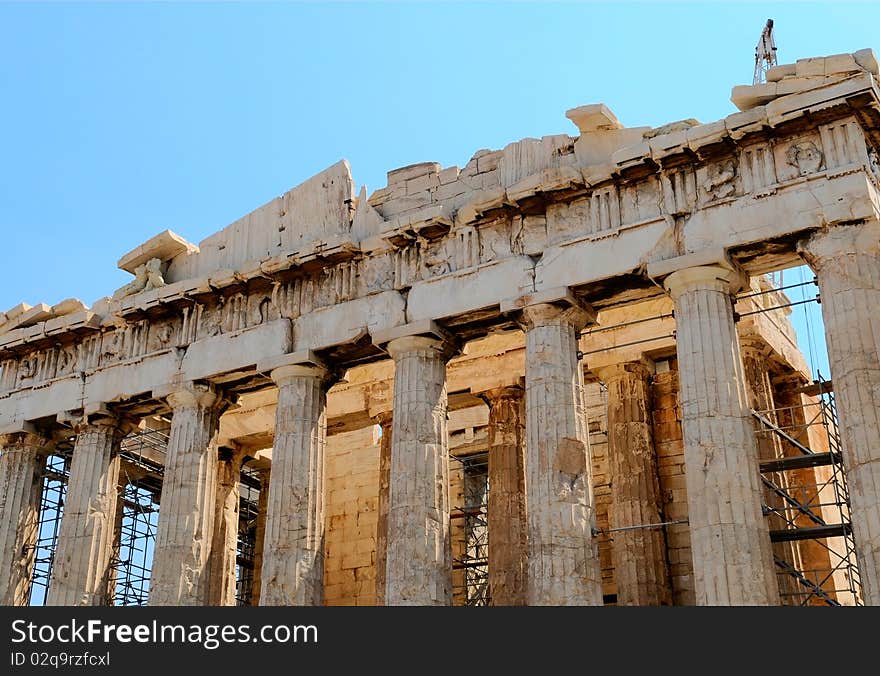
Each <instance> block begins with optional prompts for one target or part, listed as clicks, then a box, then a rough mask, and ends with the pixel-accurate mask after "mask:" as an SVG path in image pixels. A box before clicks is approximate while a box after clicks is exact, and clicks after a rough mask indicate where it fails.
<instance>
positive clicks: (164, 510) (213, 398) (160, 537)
mask: <svg viewBox="0 0 880 676" xmlns="http://www.w3.org/2000/svg"><path fill="white" fill-rule="evenodd" d="M168 403H169V405H170V406H171V410H172V413H173V415H172V418H171V436H170V438H169V440H168V451H167V454H166V461H165V477H164V482H163V485H162V502H161V504H160V506H159V524H158V528H157V533H156V545H155V554H154V556H153V572H152V576H151V579H150V605H154V606H203V605H208V604H209V603H210V588H211V585H210V575H209V574H208V572H209V561H210V558H211V548H212V545H213V541H214V520H215V514H216V498H217V431H218V429H219V423H220V413H221V411H222V406H223V404H224V402H223V400H222V399H221V397H220V396H219V394H218V393H217V392H216V391H215V390H214V389H213V388H211V387H208V386H200V385H190V386H188V387H184V388H181V389H180V390H178V391H177V392H174V393H172V394H170V395H169V396H168Z"/></svg>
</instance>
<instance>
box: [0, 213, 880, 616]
mask: <svg viewBox="0 0 880 676" xmlns="http://www.w3.org/2000/svg"><path fill="white" fill-rule="evenodd" d="M801 251H802V253H803V255H804V256H805V258H806V259H807V260H808V262H809V263H810V264H811V265H812V266H813V268H814V269H815V270H816V272H817V276H818V278H819V285H820V290H821V292H822V294H823V304H822V307H823V312H824V315H825V325H826V331H827V337H828V345H829V355H830V358H831V368H832V374H833V376H834V385H835V391H836V392H837V395H838V397H839V401H840V405H841V406H840V408H841V423H842V428H843V437H844V459H845V463H846V467H847V470H848V477H849V485H850V493H851V500H852V520H853V528H854V533H855V538H856V543H857V547H858V549H859V556H860V568H861V575H862V582H863V585H864V598H865V600H866V602H868V603H871V604H876V603H880V580H878V570H880V565H878V562H880V508H878V504H880V413H878V411H880V394H878V393H880V338H878V337H880V318H878V314H877V312H876V309H877V308H878V307H880V236H878V226H877V225H876V224H869V225H852V226H838V227H835V228H833V229H830V230H828V231H827V232H823V233H819V234H817V235H815V236H814V237H812V238H811V239H809V240H807V241H805V242H803V243H802V244H801ZM739 284H740V276H739V275H738V274H737V273H736V272H735V270H734V269H733V268H732V267H731V266H729V265H718V266H716V265H709V266H698V267H692V268H686V269H682V270H679V271H676V272H673V273H672V274H670V275H669V276H668V277H667V278H666V279H665V282H664V286H665V288H666V290H667V291H668V293H669V294H670V295H671V297H672V299H673V302H674V306H675V317H676V325H677V352H678V363H679V377H680V400H681V415H682V432H683V438H684V456H685V470H686V484H687V493H688V507H689V515H690V516H689V518H690V532H691V546H692V552H693V570H694V581H695V591H696V600H697V603H698V604H709V605H711V604H719V605H737V604H749V605H767V604H776V603H778V601H779V598H778V592H777V589H776V582H775V576H774V574H773V566H772V563H771V561H772V552H771V547H770V541H769V537H768V529H767V525H766V523H765V521H764V517H763V515H762V512H761V486H760V479H759V471H758V448H757V445H756V440H755V435H754V429H753V426H752V423H751V419H750V403H749V398H748V394H747V392H746V388H745V378H744V373H743V359H742V356H741V354H740V346H739V340H738V338H737V334H736V330H735V324H734V313H733V294H734V293H735V292H736V291H737V290H738V288H739ZM516 313H517V316H518V318H519V321H520V323H521V326H522V327H523V329H524V331H525V337H526V373H525V392H524V395H525V396H524V402H525V403H524V405H523V397H522V394H523V393H522V391H521V390H518V389H517V388H515V387H513V388H503V389H502V390H499V391H496V392H490V393H487V394H486V397H487V401H489V403H490V416H491V418H492V424H491V425H490V439H489V444H490V449H491V450H490V468H489V472H490V481H492V486H493V490H492V491H491V492H490V495H491V496H492V497H491V498H490V499H491V500H492V503H491V506H490V519H491V518H492V513H493V512H494V513H495V515H496V517H499V515H504V519H503V521H501V520H500V518H496V519H493V521H495V522H494V523H493V522H490V534H491V535H490V537H493V540H494V542H495V546H494V547H490V550H494V554H491V555H492V556H494V557H496V558H495V565H492V566H491V567H492V568H494V569H495V570H496V572H495V577H494V584H495V589H493V594H494V595H495V596H496V602H509V603H526V604H528V605H545V604H546V605H569V604H577V605H599V604H601V603H602V593H601V576H600V572H599V562H598V555H597V547H596V539H595V536H594V534H593V532H592V531H593V529H594V528H595V514H594V509H593V504H594V503H593V496H592V486H591V481H590V474H591V458H590V450H589V442H588V437H587V429H586V422H585V416H584V414H583V413H584V410H583V409H584V401H583V382H582V378H583V372H582V369H581V368H580V365H579V362H578V353H577V336H578V334H579V332H580V331H581V329H582V328H583V327H584V326H585V325H586V324H587V323H588V322H589V321H590V320H591V319H592V314H591V312H590V311H589V309H588V308H585V307H582V306H581V305H580V304H579V303H577V302H576V301H574V300H573V299H572V298H571V296H570V295H568V296H565V297H562V299H561V300H560V299H555V300H552V301H546V302H534V303H528V302H525V303H522V304H521V305H519V306H517V308H516ZM386 349H387V351H388V353H389V354H390V355H391V357H392V358H393V360H394V363H395V387H394V403H393V411H392V415H391V422H390V425H389V424H387V420H386V425H385V426H384V427H383V430H386V431H387V432H388V435H387V436H388V437H389V439H388V440H387V441H384V435H383V449H384V450H383V477H384V479H383V481H387V484H388V490H387V499H385V500H383V504H382V505H380V511H381V512H382V514H380V538H381V539H384V544H385V546H384V547H380V549H382V551H383V554H384V565H383V566H382V568H383V570H382V571H381V572H380V575H379V577H380V580H379V582H380V587H381V589H382V591H383V598H384V602H385V603H386V604H388V605H447V604H449V603H450V602H451V567H450V565H449V563H450V528H449V494H448V472H449V469H448V448H447V434H446V418H447V416H446V414H447V392H446V363H447V361H448V360H449V359H450V358H451V356H452V355H453V354H454V353H455V345H454V343H453V341H451V340H449V339H448V337H446V336H444V335H443V334H442V332H439V331H425V330H423V329H420V330H418V331H414V332H413V333H412V334H411V335H398V336H397V337H394V338H393V339H390V340H389V341H388V342H387V344H386ZM642 368H643V367H641V366H639V365H638V364H635V365H629V366H623V367H619V368H617V369H616V370H613V371H608V372H606V373H604V374H601V377H602V378H603V379H604V380H605V381H606V383H607V385H608V388H609V393H610V394H611V397H610V398H611V402H612V405H611V406H610V407H609V439H610V442H611V446H612V449H611V460H612V472H613V475H614V477H615V481H616V482H617V483H616V490H615V491H614V493H613V501H614V502H613V505H612V513H613V514H614V515H617V516H616V523H615V525H616V526H626V525H627V522H638V523H650V522H653V521H655V520H656V521H659V520H660V518H661V511H660V507H659V487H658V485H657V478H656V477H657V473H656V458H655V457H654V455H653V450H652V448H653V444H652V442H651V427H650V421H649V420H648V419H647V417H646V411H647V410H648V407H647V406H645V405H643V400H644V399H645V398H646V397H647V391H646V387H647V386H646V382H647V379H646V378H645V374H644V372H643V371H642V370H641V369H642ZM271 374H272V378H273V379H274V381H275V382H276V384H277V385H278V388H279V398H278V408H277V420H276V434H275V444H274V448H273V459H272V464H273V469H272V472H271V479H270V485H269V491H268V496H267V505H266V509H267V516H266V523H265V537H264V543H263V550H262V555H261V558H262V562H261V575H260V578H261V582H260V584H261V593H260V602H261V604H264V605H313V604H321V603H322V602H323V552H324V505H323V496H324V491H323V481H324V450H325V444H326V393H327V390H328V388H329V387H330V385H331V384H332V383H333V382H334V379H333V375H332V373H331V371H330V370H328V369H327V368H326V367H325V366H324V365H323V364H321V363H320V361H319V360H317V359H316V358H314V356H313V355H312V356H310V357H309V358H308V359H305V360H303V359H302V358H299V357H296V358H295V356H291V357H290V358H288V359H287V360H286V362H283V363H280V364H278V365H277V366H276V367H275V368H273V369H272V370H271ZM168 403H169V405H170V406H171V408H172V412H173V418H172V428H171V437H170V441H169V445H168V451H167V460H166V475H165V476H166V479H165V485H164V488H163V497H162V501H161V507H160V516H159V529H158V535H157V541H156V547H155V551H156V553H155V559H154V567H153V576H152V585H151V596H150V602H151V603H152V604H155V605H206V604H209V603H212V602H222V600H224V599H226V600H228V599H230V594H231V593H232V592H230V589H232V588H233V587H234V556H233V557H232V559H231V560H230V557H229V556H228V555H227V554H223V553H222V550H224V549H226V550H227V552H228V550H229V549H230V542H231V538H232V534H231V533H232V532H233V531H231V530H230V528H229V527H226V526H225V525H224V520H228V523H231V519H232V518H233V516H234V514H235V510H236V509H237V499H236V500H232V499H231V498H230V497H229V495H230V493H231V490H232V489H231V486H232V485H233V484H234V483H235V480H234V479H233V478H232V477H234V476H236V475H235V471H236V469H235V466H234V464H232V465H229V464H227V465H223V463H224V462H226V463H231V462H232V459H230V458H226V459H222V458H221V456H220V455H219V454H218V449H217V443H216V436H217V430H218V425H219V416H220V414H221V413H222V411H223V409H224V407H225V406H226V403H227V402H226V400H225V399H224V398H223V397H222V396H221V394H220V393H219V392H218V391H217V390H215V389H214V388H212V387H211V386H208V385H196V384H188V385H187V386H185V387H181V388H178V389H177V390H176V391H175V392H173V393H171V394H170V395H169V396H168ZM124 431H125V425H124V424H123V423H121V422H120V421H119V420H118V419H117V418H115V417H113V416H112V415H109V414H107V413H106V412H100V411H99V412H97V413H92V414H90V415H89V416H88V417H87V418H86V419H84V420H83V422H82V426H81V427H80V428H78V429H77V432H78V435H77V441H76V447H75V451H74V459H73V464H72V467H71V476H70V484H69V486H70V488H69V492H68V500H67V505H66V506H65V513H64V517H63V521H62V527H61V533H60V535H59V545H58V551H57V553H56V563H55V570H54V572H53V583H52V586H51V588H50V592H49V599H48V601H49V603H53V604H88V605H92V604H97V603H101V602H103V601H105V600H106V599H107V595H108V593H109V568H110V562H109V552H110V546H109V544H108V543H109V542H110V540H111V534H112V532H113V524H114V521H115V518H116V516H115V515H116V504H115V500H116V498H115V495H116V491H115V487H116V484H117V482H118V472H119V461H118V454H117V452H118V444H119V440H120V439H121V436H122V435H123V434H124ZM43 443H44V440H40V439H39V438H36V437H34V436H33V435H32V434H27V433H22V434H16V435H8V436H7V437H6V438H5V439H4V440H3V452H2V454H0V575H2V578H0V583H2V590H0V591H2V593H3V601H4V602H6V603H9V604H14V603H21V602H22V595H23V594H24V593H25V591H24V590H25V589H26V580H24V576H23V575H22V571H23V570H27V569H29V566H30V562H29V556H30V557H32V552H31V553H28V551H27V546H26V545H25V544H24V543H25V542H26V541H27V538H28V537H29V536H28V533H29V531H30V530H33V529H35V528H36V512H37V505H35V502H34V496H35V495H37V494H38V492H39V491H38V487H36V485H35V481H36V479H35V478H34V477H35V476H36V472H35V470H34V468H35V467H36V462H37V456H38V452H39V448H40V446H41V445H43ZM523 447H524V449H525V451H524V454H523V452H522V448H523ZM224 472H225V476H227V480H226V481H225V482H224V480H223V479H222V477H221V474H224ZM386 472H387V474H386ZM218 490H220V491H221V495H220V496H219V499H218ZM218 526H220V527H218ZM224 543H225V544H224ZM501 543H503V544H501ZM662 550H663V543H662V541H660V540H659V539H658V533H657V532H656V531H651V530H644V531H640V530H637V529H635V530H633V531H630V532H627V531H622V535H618V536H617V537H615V554H614V555H615V562H616V567H617V570H618V577H619V580H620V584H621V587H622V589H623V590H624V591H623V595H622V598H621V599H620V601H621V602H623V603H666V602H668V593H669V591H668V590H669V584H668V572H667V571H666V570H665V565H664V564H663V561H662ZM636 551H638V552H641V555H640V556H639V557H634V556H633V552H636ZM646 562H647V564H646ZM490 565H491V564H490ZM218 580H219V582H218Z"/></svg>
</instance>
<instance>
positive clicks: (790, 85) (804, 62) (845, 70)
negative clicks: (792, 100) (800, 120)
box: [730, 49, 880, 111]
mask: <svg viewBox="0 0 880 676" xmlns="http://www.w3.org/2000/svg"><path fill="white" fill-rule="evenodd" d="M861 73H870V74H871V75H873V76H874V77H880V66H878V63H877V57H876V56H875V55H874V50H873V49H860V50H858V51H857V52H853V53H852V54H834V55H832V56H820V57H814V58H809V59H798V60H797V61H796V62H795V63H787V64H782V65H779V66H774V67H773V68H770V69H769V70H768V71H767V75H766V77H767V81H766V82H762V83H760V84H755V85H738V86H736V87H734V88H733V91H732V92H731V95H730V100H731V101H732V102H733V104H734V105H735V106H736V107H737V108H739V109H740V110H742V111H745V110H751V109H752V108H756V107H758V106H763V105H765V104H767V103H770V101H772V100H774V99H777V98H779V97H781V96H788V95H789V94H795V93H798V92H804V91H808V90H810V89H815V88H816V87H822V86H825V85H827V84H829V83H831V82H834V81H837V80H842V79H845V78H847V77H850V76H852V75H859V74H861Z"/></svg>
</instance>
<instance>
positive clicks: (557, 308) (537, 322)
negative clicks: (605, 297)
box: [501, 288, 596, 331]
mask: <svg viewBox="0 0 880 676" xmlns="http://www.w3.org/2000/svg"><path fill="white" fill-rule="evenodd" d="M501 312H503V313H505V314H511V315H513V316H514V317H515V318H516V320H517V322H518V323H519V325H520V326H521V327H522V329H523V330H524V331H529V330H531V329H533V328H535V327H538V326H550V325H558V324H568V325H569V326H571V327H572V328H573V329H574V330H575V331H581V330H582V329H583V328H584V327H585V326H587V325H588V324H593V323H595V322H596V312H595V310H593V308H592V307H590V305H589V304H587V303H585V302H583V301H582V300H580V299H579V298H577V297H576V296H575V295H574V294H573V293H572V292H571V290H570V289H568V288H559V289H548V290H545V291H536V292H534V293H530V294H526V295H525V296H520V297H519V298H515V299H512V300H508V301H504V302H502V303H501Z"/></svg>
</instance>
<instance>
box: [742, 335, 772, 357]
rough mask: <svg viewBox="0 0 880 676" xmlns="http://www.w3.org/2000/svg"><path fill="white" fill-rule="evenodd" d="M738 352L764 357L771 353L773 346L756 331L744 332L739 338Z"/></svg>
mask: <svg viewBox="0 0 880 676" xmlns="http://www.w3.org/2000/svg"><path fill="white" fill-rule="evenodd" d="M739 350H740V354H742V356H743V357H744V358H745V357H751V358H754V359H766V358H767V357H769V356H770V355H771V354H772V353H773V348H772V347H771V346H770V345H769V344H768V343H767V340H766V339H765V338H764V337H763V336H761V335H760V334H757V333H746V334H744V335H741V336H740V339H739Z"/></svg>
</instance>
